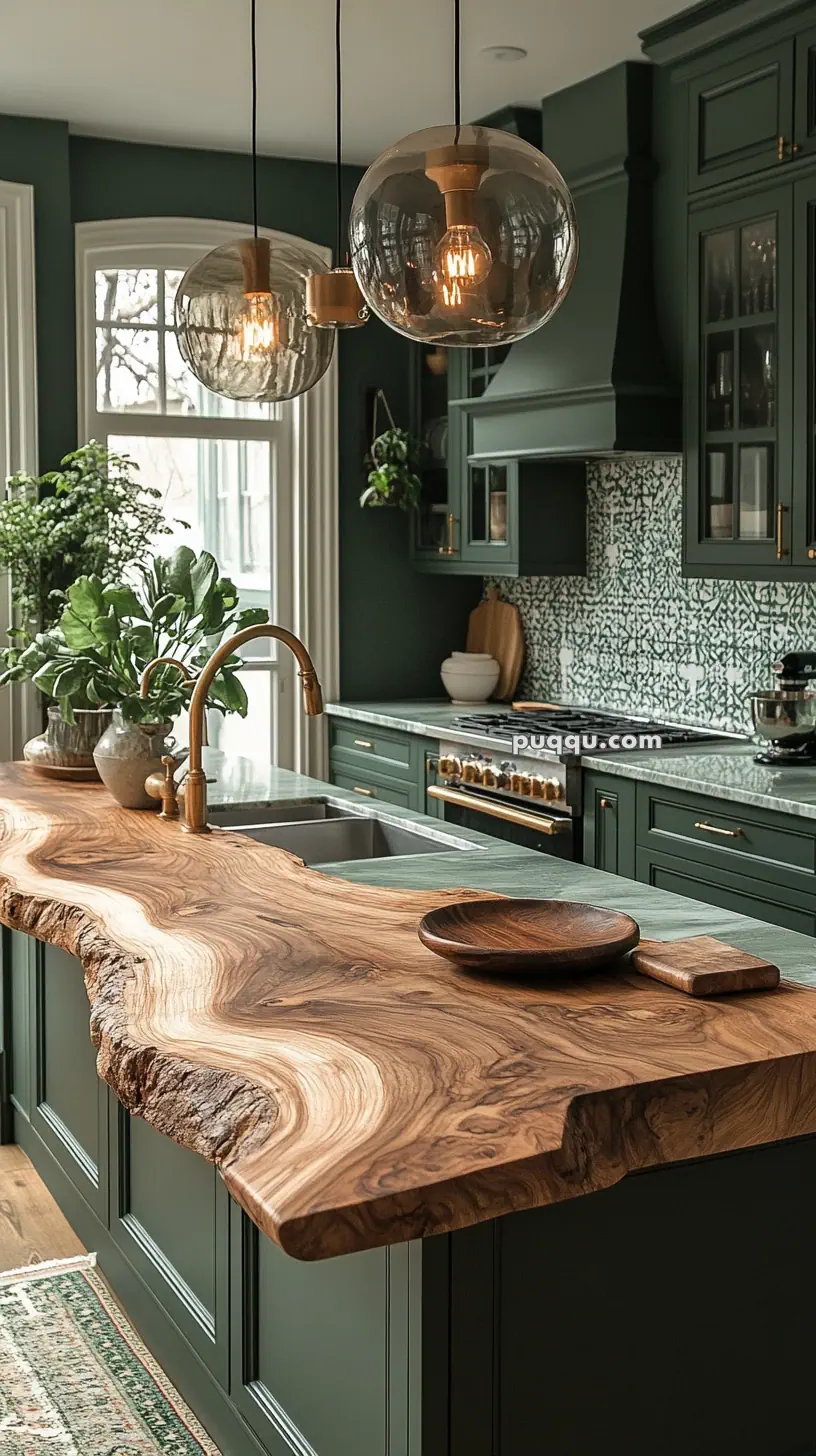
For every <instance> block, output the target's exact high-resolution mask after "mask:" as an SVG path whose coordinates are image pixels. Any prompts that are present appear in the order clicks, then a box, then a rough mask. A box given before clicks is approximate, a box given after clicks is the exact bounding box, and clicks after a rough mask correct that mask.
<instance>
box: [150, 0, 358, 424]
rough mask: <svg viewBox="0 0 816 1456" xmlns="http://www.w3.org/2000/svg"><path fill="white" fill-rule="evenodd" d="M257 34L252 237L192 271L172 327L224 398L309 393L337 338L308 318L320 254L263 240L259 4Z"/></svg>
mask: <svg viewBox="0 0 816 1456" xmlns="http://www.w3.org/2000/svg"><path fill="white" fill-rule="evenodd" d="M251 35H252V213H253V229H252V237H249V238H241V239H236V241H235V242H233V243H224V244H222V246H221V247H219V248H214V249H213V250H212V251H211V252H209V253H207V254H205V256H204V257H203V258H200V259H199V260H198V261H197V262H196V263H193V265H192V267H190V268H188V269H187V272H186V273H185V274H184V277H183V278H182V280H181V283H180V284H179V286H178V289H177V291H176V297H175V304H174V315H175V317H174V322H175V331H176V337H177V339H178V346H179V351H180V353H181V356H182V358H183V359H184V361H185V363H186V364H187V365H188V367H189V368H190V369H191V370H192V373H193V374H194V375H195V377H196V379H198V380H200V382H201V383H202V384H203V385H205V387H206V388H207V389H209V390H211V391H212V392H213V394H219V395H222V396H223V397H224V398H225V399H233V400H240V401H244V402H251V401H273V400H286V399H293V398H294V397H295V396H296V395H299V394H305V392H306V390H308V389H311V388H312V385H314V384H316V383H317V382H318V380H319V379H321V378H322V376H323V375H324V374H325V373H326V370H327V369H328V367H329V364H330V363H331V358H332V352H333V350H334V334H333V333H332V332H331V331H328V330H327V331H318V330H316V329H314V328H313V327H312V326H311V324H310V322H309V319H308V316H307V312H306V287H307V281H308V279H309V278H312V277H315V276H316V275H318V274H321V273H323V274H325V273H326V272H327V270H326V265H325V264H324V262H323V260H322V259H321V257H320V255H319V253H317V252H316V251H315V250H314V249H312V248H310V247H308V245H307V244H305V243H300V242H299V241H295V240H294V239H292V240H291V241H287V240H284V239H276V240H275V241H274V243H273V242H272V240H270V239H269V238H265V237H260V236H259V234H258V135H257V134H258V82H257V70H258V68H257V45H256V0H251Z"/></svg>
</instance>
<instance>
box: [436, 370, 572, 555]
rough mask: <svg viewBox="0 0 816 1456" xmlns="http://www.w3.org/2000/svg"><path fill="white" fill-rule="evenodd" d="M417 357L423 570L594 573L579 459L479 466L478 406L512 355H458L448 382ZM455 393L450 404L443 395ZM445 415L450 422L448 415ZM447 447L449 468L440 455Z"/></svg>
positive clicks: (485, 462) (447, 375) (483, 463)
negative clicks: (589, 567)
mask: <svg viewBox="0 0 816 1456" xmlns="http://www.w3.org/2000/svg"><path fill="white" fill-rule="evenodd" d="M440 353H441V351H439V350H436V351H431V350H428V349H425V348H422V349H420V350H418V352H417V360H416V363H417V369H418V374H419V378H418V382H417V386H416V389H415V397H416V398H417V400H418V401H419V405H418V409H417V412H416V418H417V421H418V424H417V429H418V433H419V435H420V438H421V439H422V441H423V446H424V452H425V460H426V464H425V466H424V468H423V472H422V506H421V509H420V511H419V512H418V518H417V521H416V522H415V526H414V562H415V564H416V565H417V566H418V567H419V568H420V569H422V570H424V571H433V572H449V573H456V574H461V575H474V576H583V575H585V574H586V469H585V466H584V465H583V464H582V463H579V462H576V461H553V460H517V459H508V460H499V459H491V460H479V459H475V458H472V426H471V416H470V406H471V405H472V403H473V401H474V400H477V399H480V398H481V396H482V395H483V394H484V392H485V390H486V389H487V387H488V385H489V384H490V382H491V380H492V379H493V377H494V375H495V373H496V370H497V369H498V368H499V367H500V365H501V364H502V362H503V360H504V359H505V358H506V356H507V353H508V348H507V347H501V348H494V349H449V350H447V353H446V354H444V355H442V358H443V359H445V360H446V361H447V362H446V373H445V374H444V375H435V374H433V373H431V374H430V381H429V380H428V379H427V378H426V375H427V374H428V365H429V362H430V363H432V364H433V363H434V361H436V360H438V359H439V357H440ZM445 385H446V387H447V395H446V397H445V399H444V402H443V398H442V387H443V386H445ZM443 408H444V410H445V413H444V417H443V416H442V415H441V414H440V411H441V410H442V409H443ZM443 448H444V456H445V460H444V466H445V468H444V470H443V469H442V461H441V460H440V458H438V457H439V452H440V451H441V450H442V449H443Z"/></svg>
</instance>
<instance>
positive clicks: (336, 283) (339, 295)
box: [306, 0, 369, 329]
mask: <svg viewBox="0 0 816 1456" xmlns="http://www.w3.org/2000/svg"><path fill="white" fill-rule="evenodd" d="M340 5H341V0H335V9H334V99H335V137H336V144H337V146H336V161H335V170H336V178H337V251H336V254H335V256H336V258H337V259H338V260H339V259H340V258H342V257H343V254H344V253H345V267H337V268H332V270H331V272H330V273H314V274H313V275H312V277H311V278H309V279H308V281H307V283H306V311H307V313H308V315H309V322H310V323H312V324H314V326H315V328H318V329H358V328H359V327H360V326H361V324H364V323H367V322H368V318H369V312H368V306H367V304H366V301H365V299H364V298H363V295H362V293H361V292H360V289H359V286H358V283H357V279H356V278H355V277H354V274H353V273H352V271H351V268H350V267H349V263H348V248H343V246H342V241H343V63H342V49H341V44H340V41H341V26H340Z"/></svg>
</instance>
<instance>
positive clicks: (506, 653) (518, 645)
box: [465, 586, 524, 702]
mask: <svg viewBox="0 0 816 1456" xmlns="http://www.w3.org/2000/svg"><path fill="white" fill-rule="evenodd" d="M465 645H466V647H467V650H468V652H489V653H490V656H491V657H495V659H496V661H497V663H498V664H499V667H500V668H501V671H500V673H499V681H498V682H497V684H496V686H495V688H494V689H493V692H492V694H491V697H493V698H496V699H498V700H499V701H500V702H506V700H507V699H508V698H512V696H513V693H514V692H515V691H516V688H517V686H518V680H519V678H520V677H521V669H522V667H523V666H524V632H523V630H522V626H521V614H520V612H519V609H518V607H514V606H513V604H512V602H503V601H502V599H501V597H500V596H499V593H498V591H497V589H496V587H494V586H491V587H488V589H487V596H486V597H485V599H484V601H481V602H480V603H479V605H478V607H474V608H473V611H472V612H471V614H470V617H469V618H468V632H467V642H466V644H465Z"/></svg>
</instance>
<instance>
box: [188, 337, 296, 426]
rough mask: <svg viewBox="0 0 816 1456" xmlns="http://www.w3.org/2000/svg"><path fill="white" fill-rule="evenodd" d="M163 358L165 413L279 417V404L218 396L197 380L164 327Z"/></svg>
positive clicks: (234, 418)
mask: <svg viewBox="0 0 816 1456" xmlns="http://www.w3.org/2000/svg"><path fill="white" fill-rule="evenodd" d="M165 361H166V369H167V413H168V414H171V415H178V414H182V415H202V416H204V418H206V419H218V420H270V419H279V418H280V406H279V405H274V404H246V403H244V402H243V401H241V400H236V399H222V397H221V395H219V394H213V393H212V392H211V391H210V390H209V389H205V388H204V385H203V384H199V382H198V380H197V379H196V377H195V375H194V374H191V372H190V370H189V369H188V368H187V365H186V364H185V363H184V360H183V359H182V357H181V354H180V353H179V346H178V341H177V339H176V335H175V333H174V332H173V331H172V330H171V329H168V331H167V333H166V334H165Z"/></svg>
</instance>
